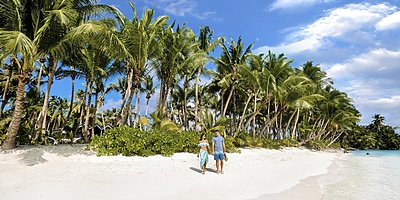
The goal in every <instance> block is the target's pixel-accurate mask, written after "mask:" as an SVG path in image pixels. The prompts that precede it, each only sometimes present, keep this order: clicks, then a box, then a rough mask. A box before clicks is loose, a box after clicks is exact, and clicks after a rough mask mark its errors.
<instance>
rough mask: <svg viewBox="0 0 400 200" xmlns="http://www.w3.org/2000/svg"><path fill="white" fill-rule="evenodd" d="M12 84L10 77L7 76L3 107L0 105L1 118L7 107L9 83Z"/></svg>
mask: <svg viewBox="0 0 400 200" xmlns="http://www.w3.org/2000/svg"><path fill="white" fill-rule="evenodd" d="M9 84H10V77H7V80H6V85H5V87H4V92H3V97H2V99H1V107H0V118H1V116H2V115H3V110H4V107H6V96H7V93H8V85H9Z"/></svg>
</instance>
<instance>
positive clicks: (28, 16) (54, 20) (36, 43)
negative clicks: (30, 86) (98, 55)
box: [0, 0, 112, 149]
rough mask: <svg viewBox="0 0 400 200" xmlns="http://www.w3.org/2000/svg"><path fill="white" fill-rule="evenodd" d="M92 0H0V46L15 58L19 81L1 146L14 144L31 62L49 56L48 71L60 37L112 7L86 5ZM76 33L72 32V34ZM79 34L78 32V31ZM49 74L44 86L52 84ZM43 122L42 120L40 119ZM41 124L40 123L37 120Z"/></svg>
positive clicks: (60, 52) (59, 49)
mask: <svg viewBox="0 0 400 200" xmlns="http://www.w3.org/2000/svg"><path fill="white" fill-rule="evenodd" d="M94 2H95V1H90V0H67V1H65V0H64V1H55V2H54V1H41V0H32V1H24V0H13V1H2V2H1V3H0V7H1V8H2V9H1V10H0V19H1V20H0V28H1V31H0V49H2V50H3V51H4V53H5V55H6V56H10V58H11V59H15V61H16V65H17V68H18V77H19V83H18V88H17V100H16V106H15V109H14V113H13V118H12V121H11V124H10V127H9V130H8V133H7V138H6V140H5V142H4V143H3V145H2V146H3V148H4V149H12V148H14V147H15V138H16V136H17V134H18V130H19V126H20V122H21V117H22V112H23V99H24V93H25V92H24V87H25V84H26V82H27V80H28V79H29V78H30V76H31V71H32V70H33V69H34V68H35V67H34V63H35V61H36V60H37V58H38V57H40V56H42V55H50V57H51V61H53V62H50V64H51V66H52V68H51V69H52V70H51V71H53V69H55V66H56V65H57V62H56V60H59V58H58V56H61V55H63V54H64V53H65V52H66V48H67V46H65V45H66V42H63V39H64V36H65V35H66V34H67V33H68V32H69V30H72V29H73V27H75V26H76V25H77V24H79V21H81V20H82V19H84V18H87V16H90V15H91V14H93V13H95V12H96V11H99V10H104V7H107V9H112V7H110V6H102V7H99V6H98V7H90V5H93V4H94ZM80 30H82V29H80ZM76 33H77V32H74V34H73V35H74V36H76ZM80 33H82V31H80ZM52 78H53V77H51V74H49V79H48V80H49V81H48V89H47V90H50V87H51V84H52ZM46 93H47V99H45V103H44V105H43V109H42V114H43V117H44V116H46V115H45V113H46V110H47V107H46V105H48V97H49V95H48V93H49V92H46ZM43 121H44V123H45V121H46V120H43ZM39 124H40V125H42V123H39Z"/></svg>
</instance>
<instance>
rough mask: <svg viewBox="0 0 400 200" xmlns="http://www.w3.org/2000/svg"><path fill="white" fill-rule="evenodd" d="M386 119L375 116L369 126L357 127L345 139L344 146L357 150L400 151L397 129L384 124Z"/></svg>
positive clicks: (399, 138) (399, 137) (399, 136)
mask: <svg viewBox="0 0 400 200" xmlns="http://www.w3.org/2000/svg"><path fill="white" fill-rule="evenodd" d="M384 120H385V118H384V117H383V116H381V115H379V114H376V115H374V117H373V120H372V122H371V123H370V124H369V125H367V126H356V127H355V128H354V130H353V131H352V132H351V134H349V135H347V136H346V137H345V138H344V139H343V146H345V147H353V148H357V149H385V150H395V149H400V135H398V134H396V132H395V128H394V127H392V126H388V125H385V124H384Z"/></svg>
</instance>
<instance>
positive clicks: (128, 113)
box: [120, 83, 135, 125]
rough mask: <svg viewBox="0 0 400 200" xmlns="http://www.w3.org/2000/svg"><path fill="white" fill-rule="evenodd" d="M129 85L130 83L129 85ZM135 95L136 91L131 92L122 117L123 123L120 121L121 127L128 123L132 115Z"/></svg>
mask: <svg viewBox="0 0 400 200" xmlns="http://www.w3.org/2000/svg"><path fill="white" fill-rule="evenodd" d="M128 84H129V83H128ZM134 94H135V89H133V90H131V91H130V94H129V97H128V101H127V102H126V106H125V108H124V110H123V112H122V116H121V121H120V125H125V124H126V121H127V120H128V116H129V117H131V114H132V110H131V109H132V100H133V95H134Z"/></svg>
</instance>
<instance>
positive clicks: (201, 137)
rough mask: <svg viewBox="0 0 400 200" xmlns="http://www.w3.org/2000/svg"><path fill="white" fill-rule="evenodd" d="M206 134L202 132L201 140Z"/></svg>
mask: <svg viewBox="0 0 400 200" xmlns="http://www.w3.org/2000/svg"><path fill="white" fill-rule="evenodd" d="M204 136H206V134H205V133H203V134H201V136H200V141H201V140H202V139H203V137H204Z"/></svg>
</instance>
